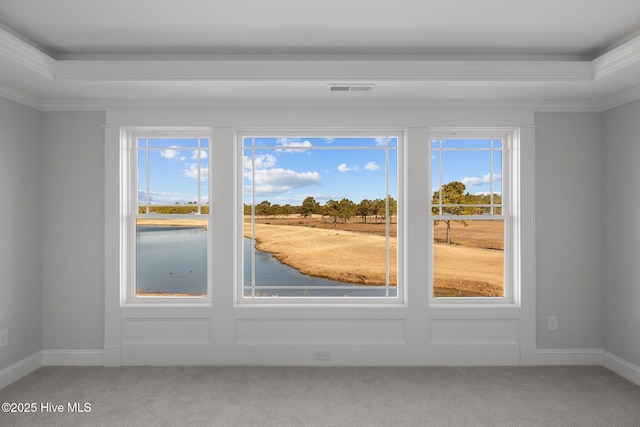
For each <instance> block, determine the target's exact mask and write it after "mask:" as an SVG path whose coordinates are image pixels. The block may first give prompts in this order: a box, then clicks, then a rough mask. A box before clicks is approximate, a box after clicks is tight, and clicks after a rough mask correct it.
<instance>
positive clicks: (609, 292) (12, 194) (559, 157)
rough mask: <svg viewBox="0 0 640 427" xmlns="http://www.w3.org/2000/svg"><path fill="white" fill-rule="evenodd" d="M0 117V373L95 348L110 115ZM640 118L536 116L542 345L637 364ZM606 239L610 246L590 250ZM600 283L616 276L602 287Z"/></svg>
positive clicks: (22, 110)
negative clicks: (551, 322) (1, 275)
mask: <svg viewBox="0 0 640 427" xmlns="http://www.w3.org/2000/svg"><path fill="white" fill-rule="evenodd" d="M0 113H1V114H0V129H2V131H1V132H0V142H1V143H2V150H3V153H2V156H0V162H2V163H1V166H2V167H1V168H0V173H2V182H3V183H4V182H20V183H21V187H20V188H15V187H12V186H6V185H3V186H2V196H3V198H2V200H10V201H11V202H12V205H11V207H12V209H10V210H6V209H5V210H4V211H2V213H0V215H1V216H0V218H1V220H2V222H1V223H3V224H17V225H22V226H24V227H20V226H18V227H10V228H9V227H8V228H7V232H6V233H8V234H6V236H7V237H6V238H5V236H3V239H2V240H1V243H0V245H1V248H2V253H3V254H10V256H9V257H6V256H5V257H2V259H0V263H2V264H1V265H2V268H3V270H2V271H7V272H8V275H7V276H6V280H5V279H3V280H2V281H0V290H1V291H2V295H3V298H0V329H2V328H4V327H9V328H10V343H11V344H10V346H9V347H4V348H0V369H2V368H3V367H5V366H7V365H9V364H11V363H13V362H15V361H17V360H20V359H21V358H24V357H27V356H28V355H30V354H33V353H34V352H37V351H39V350H41V349H43V348H44V349H45V350H55V349H102V348H103V345H104V319H105V315H104V303H105V300H104V273H105V272H104V211H105V206H104V145H103V144H104V129H103V125H104V123H105V115H104V113H86V112H73V113H61V112H47V113H38V112H36V111H34V110H31V109H29V108H27V107H22V106H20V105H18V104H14V103H12V102H10V101H5V100H2V99H0ZM202 114H203V112H200V115H202ZM289 114H291V113H289ZM225 115H226V116H227V119H226V120H225V121H226V122H227V123H228V124H229V125H243V124H244V123H242V113H238V114H237V115H234V116H233V117H232V118H229V115H228V114H225ZM293 115H294V116H295V114H293ZM216 116H219V114H218V113H216V112H212V113H211V117H216ZM264 116H265V118H264V121H265V123H266V122H269V120H271V119H270V118H269V117H272V118H274V117H275V118H278V120H280V121H282V117H281V113H277V112H265V114H264ZM346 116H347V115H346V114H344V113H340V114H335V115H334V119H333V120H335V121H336V122H339V123H340V122H343V123H345V124H347V123H349V120H347V118H346ZM366 116H367V114H365V113H362V112H359V113H356V114H354V117H356V122H357V124H361V123H366V121H367V120H366V119H363V117H366ZM436 116H437V117H436V118H437V119H438V120H435V121H436V122H438V123H440V124H447V123H445V121H446V120H443V119H442V118H441V117H447V116H451V115H450V114H443V115H436ZM463 116H464V115H463ZM480 116H481V115H480ZM407 117H408V120H407V124H408V125H414V126H415V125H417V124H419V123H421V122H422V118H421V117H422V116H421V114H419V113H416V112H414V113H412V114H409V115H407ZM468 117H476V118H477V117H479V115H477V114H471V113H470V114H469V115H468ZM603 117H604V125H605V126H604V129H605V132H604V140H605V141H606V144H604V148H603V144H602V140H603V135H602V127H601V124H602V119H603ZM639 118H640V103H639V102H636V103H634V104H631V105H627V106H623V107H619V108H617V109H615V110H611V111H610V112H607V113H604V114H598V113H570V114H569V113H544V114H536V117H535V123H536V125H537V130H536V140H537V142H536V144H537V146H536V175H537V177H536V198H537V207H536V222H537V227H536V241H537V251H536V256H537V268H536V274H537V293H536V298H537V311H536V314H537V322H536V326H537V345H538V348H543V349H545V348H547V349H555V348H601V347H602V346H604V348H605V349H606V350H607V351H610V352H611V353H614V354H616V355H618V356H620V357H622V358H625V359H626V360H628V361H630V362H632V363H635V364H640V349H639V348H638V347H639V346H640V338H638V339H636V340H633V337H634V336H636V335H637V334H636V331H637V330H638V326H640V314H638V310H637V306H638V303H637V301H638V293H640V291H638V290H637V289H638V286H637V284H636V281H637V279H636V278H637V277H639V276H640V275H639V274H638V273H640V272H638V271H636V270H637V269H638V267H636V265H638V262H636V261H635V259H633V258H632V257H633V254H637V253H639V251H638V243H636V242H639V241H640V239H639V238H640V236H639V235H638V234H640V225H637V226H636V225H635V223H636V222H637V221H635V222H634V221H633V220H634V218H632V216H633V213H635V212H639V211H640V209H639V208H640V206H637V204H640V203H638V202H636V201H635V200H639V199H638V198H631V197H624V194H629V193H630V192H632V191H634V190H635V184H634V183H633V181H632V180H631V179H630V178H632V176H633V175H632V174H633V173H634V172H635V169H636V165H635V164H634V162H633V156H636V158H640V157H638V154H640V153H638V152H636V150H639V151H640V144H634V142H637V141H638V136H637V135H640V129H639V126H640V124H639V123H640V120H638V119H639ZM214 122H215V120H214ZM425 122H426V123H431V122H434V120H433V119H431V120H425ZM318 123H319V125H322V124H323V123H322V120H318ZM128 124H132V123H128ZM138 124H150V123H148V122H147V123H142V122H141V123H138ZM186 124H193V123H186ZM215 124H218V123H215ZM470 124H475V125H478V123H477V122H476V123H470ZM517 124H520V123H517ZM41 138H42V147H40V140H41ZM16 142H18V143H16ZM614 149H615V150H614ZM40 150H42V152H41V153H40ZM5 153H6V154H5ZM40 154H42V160H41V164H40V160H39V155H40ZM602 156H604V158H605V162H604V165H603V161H602ZM34 159H35V160H34ZM38 166H41V169H42V172H41V175H40V174H39V173H38V170H39V167H38ZM605 174H606V175H607V176H608V177H607V178H604V176H605ZM603 180H604V182H605V184H604V185H603V184H602V182H603ZM409 185H411V184H409ZM620 189H622V191H623V192H621V190H620ZM603 190H604V202H605V203H607V204H608V205H612V206H613V204H614V203H615V204H617V206H620V207H621V208H620V209H616V210H614V211H613V213H614V215H615V217H614V218H615V221H610V220H608V221H606V222H605V221H604V206H605V203H602V201H601V200H599V199H598V198H597V196H598V195H599V194H602V192H603ZM25 194H29V195H31V196H32V197H26V198H25V197H24V195H25ZM40 196H41V198H40ZM40 200H41V202H40ZM14 203H18V205H15V204H14ZM40 209H42V218H41V220H42V236H41V240H40V226H39V224H40V216H38V214H37V212H38V211H39V210H40ZM34 212H36V214H34ZM34 215H35V217H34ZM621 223H622V224H625V225H626V227H625V228H624V229H623V228H622V227H619V226H618V225H619V224H621ZM603 226H604V232H603ZM25 237H26V238H25ZM603 238H604V241H605V245H604V246H603V245H602V244H600V245H598V242H601V241H602V239H603ZM40 247H41V248H42V252H40ZM605 250H606V254H607V257H606V258H604V256H603V255H604V253H605ZM40 253H42V263H41V265H42V277H41V275H40V268H38V265H39V260H40V256H41V255H40ZM567 254H571V255H570V256H569V255H567ZM603 260H604V261H603ZM603 264H604V265H605V267H606V270H605V272H604V274H603V273H602V267H603ZM34 266H35V267H34ZM604 277H607V278H611V279H609V280H607V281H606V282H603V279H604ZM41 283H42V285H41ZM601 286H603V288H604V292H602V290H603V289H602V288H601ZM5 295H7V298H4V296H5ZM603 297H604V316H603V311H602V301H603ZM549 315H557V316H558V321H559V331H557V332H553V333H552V332H548V331H547V316H549ZM43 323H44V338H43V330H42V324H43ZM603 323H604V325H605V326H604V338H603V328H602V325H603ZM5 325H6V326H5ZM5 356H6V357H5Z"/></svg>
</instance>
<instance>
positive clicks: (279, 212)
mask: <svg viewBox="0 0 640 427" xmlns="http://www.w3.org/2000/svg"><path fill="white" fill-rule="evenodd" d="M387 201H388V205H389V206H388V212H389V216H393V215H396V214H397V212H398V202H397V201H396V200H395V199H394V198H393V197H388V199H387V200H385V199H375V200H369V199H364V200H361V201H360V202H359V203H355V202H353V201H352V200H349V199H347V198H343V199H342V200H327V201H326V202H325V203H324V205H322V204H320V203H319V202H318V201H316V200H315V199H314V198H313V197H307V198H306V199H304V201H303V202H302V204H301V205H297V206H296V205H290V204H285V205H280V204H271V202H269V201H267V200H264V201H262V202H260V203H257V204H256V206H255V212H254V213H255V215H256V216H261V217H274V218H276V217H283V218H284V217H288V216H290V215H300V216H302V217H310V216H311V215H322V216H328V217H331V218H333V222H334V223H337V222H338V221H341V222H342V223H346V222H347V221H348V220H349V219H351V218H353V217H360V218H361V220H362V222H363V223H366V222H367V218H371V217H373V218H374V220H375V222H376V223H377V222H378V220H379V219H384V218H385V217H386V215H387ZM244 214H245V215H251V205H249V204H245V205H244Z"/></svg>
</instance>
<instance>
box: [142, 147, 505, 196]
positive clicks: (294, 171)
mask: <svg viewBox="0 0 640 427" xmlns="http://www.w3.org/2000/svg"><path fill="white" fill-rule="evenodd" d="M140 141H141V142H140ZM140 141H139V147H140V148H143V149H141V150H139V156H138V170H139V179H138V188H139V202H140V203H142V204H144V203H146V201H147V198H146V194H147V174H146V173H145V171H146V164H147V163H146V162H147V156H146V153H147V152H148V159H149V174H148V200H149V202H150V204H152V205H162V204H170V205H173V204H176V203H179V204H185V203H187V202H195V201H196V200H198V170H199V171H200V199H199V200H200V202H201V203H202V204H207V203H208V201H209V199H208V191H207V188H208V179H209V168H208V164H209V155H208V154H209V153H208V145H209V144H208V142H209V141H208V140H206V139H201V140H200V149H198V140H197V139H167V138H165V139H149V140H148V147H149V149H148V150H147V149H146V147H147V145H146V144H147V140H140ZM252 142H253V147H254V149H253V150H252ZM386 143H387V139H386V138H385V137H383V136H379V137H376V136H374V137H369V138H364V137H363V138H347V137H336V138H312V137H308V138H304V137H301V138H275V137H269V138H265V137H263V138H257V137H256V138H253V139H252V138H244V141H243V144H244V148H243V162H242V163H243V164H242V166H243V172H242V173H243V192H244V201H243V202H244V203H247V204H248V203H251V181H252V179H253V180H254V184H255V187H254V189H255V202H256V203H260V202H262V201H264V200H267V201H269V202H270V203H271V204H281V205H285V204H291V205H294V206H296V205H300V204H302V201H303V200H304V199H305V198H307V197H313V198H314V199H315V200H316V201H318V202H319V203H320V204H324V203H325V202H326V201H328V200H331V199H333V200H341V199H343V198H347V199H350V200H352V201H353V202H355V203H359V202H360V201H361V200H363V199H370V200H374V199H384V198H385V195H386V191H387V189H386V188H387V187H386V183H385V178H386V176H388V179H389V181H388V191H389V195H390V196H391V197H393V198H394V199H396V200H397V199H398V192H397V173H398V170H397V150H396V147H397V146H398V143H397V139H396V138H390V139H389V145H388V147H389V149H388V150H387V149H385V144H386ZM461 147H464V148H472V149H473V150H464V151H460V150H456V149H457V148H461ZM499 147H500V145H499V142H494V148H499ZM440 148H442V150H441V151H440ZM489 148H490V142H489V140H482V141H480V140H476V141H473V140H464V141H462V140H458V141H453V140H445V141H443V142H439V141H432V150H433V151H432V154H431V169H432V174H431V179H432V183H431V184H432V190H433V191H436V190H437V188H438V185H439V182H440V168H439V165H440V164H442V174H441V176H442V184H446V183H447V182H451V181H461V182H462V183H464V184H465V186H466V191H468V192H470V193H471V194H488V193H489V192H490V191H493V192H494V193H498V194H501V191H502V185H501V184H502V182H501V177H502V160H501V151H500V150H499V149H498V150H494V151H493V152H492V151H490V150H489ZM252 153H253V161H252V160H251V159H252ZM387 153H388V165H389V167H388V174H387V170H386V162H387V159H386V155H387ZM492 153H493V154H492ZM440 155H441V156H440ZM492 156H493V164H492V163H491V157H492ZM198 158H200V166H198ZM440 158H442V163H440ZM425 166H426V165H425ZM492 167H493V174H491V171H492V169H491V168H492ZM491 177H493V185H492V186H491V185H490V182H491Z"/></svg>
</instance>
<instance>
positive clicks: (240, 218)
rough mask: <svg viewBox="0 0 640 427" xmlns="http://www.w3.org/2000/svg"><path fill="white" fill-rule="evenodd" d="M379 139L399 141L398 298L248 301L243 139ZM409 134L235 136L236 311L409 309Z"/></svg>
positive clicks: (262, 132) (251, 132) (307, 131)
mask: <svg viewBox="0 0 640 427" xmlns="http://www.w3.org/2000/svg"><path fill="white" fill-rule="evenodd" d="M257 136H259V137H285V136H287V137H295V136H300V137H305V138H311V137H318V138H322V137H349V136H353V137H356V136H358V137H373V136H375V137H380V136H388V137H395V138H397V139H398V145H397V149H396V150H397V162H398V164H397V178H396V179H397V186H398V188H397V191H398V195H397V204H398V211H397V220H398V224H397V232H396V233H397V251H398V252H397V275H398V277H397V297H348V298H344V297H326V298H325V297H264V298H255V297H245V296H244V293H243V274H244V273H243V256H244V251H243V245H242V242H243V240H242V239H243V226H244V215H243V214H244V204H243V200H244V198H243V154H244V146H243V138H245V137H257ZM406 137H407V132H406V130H405V129H398V128H393V129H388V128H377V127H372V128H366V129H354V128H348V129H343V128H322V129H316V128H282V129H273V128H243V129H237V130H236V132H235V144H236V147H235V153H236V158H235V173H234V177H235V182H234V185H235V188H236V193H235V198H236V201H235V204H234V205H235V210H236V212H235V215H234V217H235V218H236V222H235V224H234V228H235V230H236V238H235V257H234V258H235V268H234V271H235V280H234V283H235V289H234V295H235V296H234V307H259V306H268V307H278V306H280V307H292V306H304V307H332V306H334V307H348V306H358V307H365V306H371V307H406V280H405V277H406V258H405V250H406V248H405V246H406V235H405V233H406V232H405V224H406V209H405V205H406V184H405V182H406V174H407V171H406V158H405V157H406V150H405V149H404V146H405V143H406Z"/></svg>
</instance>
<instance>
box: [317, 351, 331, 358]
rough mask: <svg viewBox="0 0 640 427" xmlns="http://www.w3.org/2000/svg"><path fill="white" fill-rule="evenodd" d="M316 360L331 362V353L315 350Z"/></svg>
mask: <svg viewBox="0 0 640 427" xmlns="http://www.w3.org/2000/svg"><path fill="white" fill-rule="evenodd" d="M315 359H316V360H331V352H330V351H327V350H316V353H315Z"/></svg>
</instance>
